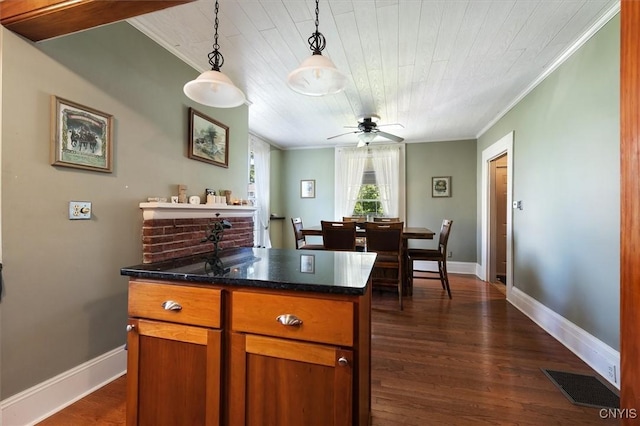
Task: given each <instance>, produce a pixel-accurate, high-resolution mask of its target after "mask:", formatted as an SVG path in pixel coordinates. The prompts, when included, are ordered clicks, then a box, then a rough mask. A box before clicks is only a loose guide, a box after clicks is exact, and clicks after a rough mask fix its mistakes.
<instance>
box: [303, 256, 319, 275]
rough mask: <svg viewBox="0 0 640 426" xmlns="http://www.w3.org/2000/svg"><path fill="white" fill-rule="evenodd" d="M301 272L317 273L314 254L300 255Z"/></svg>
mask: <svg viewBox="0 0 640 426" xmlns="http://www.w3.org/2000/svg"><path fill="white" fill-rule="evenodd" d="M300 272H302V273H305V274H315V273H316V257H315V256H314V255H312V254H301V255H300Z"/></svg>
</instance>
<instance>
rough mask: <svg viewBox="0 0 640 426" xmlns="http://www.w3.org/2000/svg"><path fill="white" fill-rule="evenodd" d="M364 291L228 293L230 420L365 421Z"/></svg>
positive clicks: (282, 425)
mask: <svg viewBox="0 0 640 426" xmlns="http://www.w3.org/2000/svg"><path fill="white" fill-rule="evenodd" d="M369 297H370V296H368V295H367V296H363V297H360V298H353V297H330V296H324V297H310V296H308V295H304V296H291V295H287V294H270V293H264V292H257V291H235V292H233V293H232V295H231V331H232V332H231V337H230V345H231V349H230V357H229V358H230V382H229V420H230V423H229V424H231V425H247V426H254V425H255V426H261V425H278V426H297V425H306V426H312V425H318V426H331V425H334V426H349V425H367V424H369V411H370V389H369V382H370V350H369V344H370V340H369V336H370V334H369V321H368V316H369V309H370V299H369ZM365 331H366V332H365Z"/></svg>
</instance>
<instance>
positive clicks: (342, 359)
mask: <svg viewBox="0 0 640 426" xmlns="http://www.w3.org/2000/svg"><path fill="white" fill-rule="evenodd" d="M338 364H340V365H341V366H343V367H346V366H347V365H349V360H348V359H346V358H345V357H343V356H341V357H340V358H338Z"/></svg>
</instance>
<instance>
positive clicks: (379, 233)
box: [365, 222, 404, 259]
mask: <svg viewBox="0 0 640 426" xmlns="http://www.w3.org/2000/svg"><path fill="white" fill-rule="evenodd" d="M403 228H404V222H367V223H366V224H365V235H366V236H367V251H374V252H376V253H382V254H391V255H397V256H398V258H399V259H400V257H401V256H402V229H403Z"/></svg>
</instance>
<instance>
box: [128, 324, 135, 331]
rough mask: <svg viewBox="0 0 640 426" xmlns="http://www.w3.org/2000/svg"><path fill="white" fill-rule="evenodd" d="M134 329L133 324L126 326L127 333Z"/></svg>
mask: <svg viewBox="0 0 640 426" xmlns="http://www.w3.org/2000/svg"><path fill="white" fill-rule="evenodd" d="M135 329H136V326H135V325H133V324H127V331H128V332H132V331H133V330H135Z"/></svg>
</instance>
